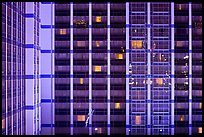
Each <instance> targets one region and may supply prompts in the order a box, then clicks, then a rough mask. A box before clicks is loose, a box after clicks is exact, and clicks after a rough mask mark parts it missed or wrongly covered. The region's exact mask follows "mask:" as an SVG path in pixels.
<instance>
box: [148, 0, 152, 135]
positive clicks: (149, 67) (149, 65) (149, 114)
mask: <svg viewBox="0 0 204 137" xmlns="http://www.w3.org/2000/svg"><path fill="white" fill-rule="evenodd" d="M147 26H148V28H147V51H148V53H147V75H148V76H149V75H150V74H151V70H150V69H151V58H150V50H151V48H150V2H148V3H147ZM150 79H151V78H150V77H148V86H147V100H148V101H147V126H148V128H147V134H148V135H150V134H151V128H150V127H149V126H150V125H151V101H150V99H151V91H150V90H151V87H150Z"/></svg>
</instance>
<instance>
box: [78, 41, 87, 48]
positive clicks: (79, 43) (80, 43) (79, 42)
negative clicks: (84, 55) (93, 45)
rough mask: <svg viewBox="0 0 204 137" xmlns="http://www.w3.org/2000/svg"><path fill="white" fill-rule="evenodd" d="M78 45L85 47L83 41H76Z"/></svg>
mask: <svg viewBox="0 0 204 137" xmlns="http://www.w3.org/2000/svg"><path fill="white" fill-rule="evenodd" d="M77 46H78V47H85V41H77Z"/></svg>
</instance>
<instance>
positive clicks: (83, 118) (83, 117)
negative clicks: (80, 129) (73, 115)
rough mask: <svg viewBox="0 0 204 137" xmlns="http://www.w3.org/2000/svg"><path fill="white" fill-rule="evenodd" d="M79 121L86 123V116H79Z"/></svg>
mask: <svg viewBox="0 0 204 137" xmlns="http://www.w3.org/2000/svg"><path fill="white" fill-rule="evenodd" d="M77 121H85V115H78V116H77Z"/></svg>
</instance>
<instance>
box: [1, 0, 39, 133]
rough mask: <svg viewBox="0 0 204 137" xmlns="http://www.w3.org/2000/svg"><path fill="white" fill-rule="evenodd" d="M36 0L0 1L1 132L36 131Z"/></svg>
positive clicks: (37, 119)
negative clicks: (0, 35)
mask: <svg viewBox="0 0 204 137" xmlns="http://www.w3.org/2000/svg"><path fill="white" fill-rule="evenodd" d="M39 52H40V50H39V3H38V2H26V3H25V2H3V3H2V134H3V135H25V134H26V135H37V134H40V128H41V123H40V116H41V112H40V101H41V100H40V97H41V95H40V92H39V90H40V87H39V85H40V78H39V76H40V75H39V56H40V55H39Z"/></svg>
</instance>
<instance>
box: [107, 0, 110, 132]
mask: <svg viewBox="0 0 204 137" xmlns="http://www.w3.org/2000/svg"><path fill="white" fill-rule="evenodd" d="M107 9H108V15H107V16H108V17H107V21H108V22H107V23H108V41H107V45H108V85H107V86H108V92H107V93H108V102H107V105H108V106H107V109H108V116H107V118H108V119H107V121H108V130H107V131H108V135H110V77H109V76H110V52H109V51H110V2H108V4H107Z"/></svg>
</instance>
